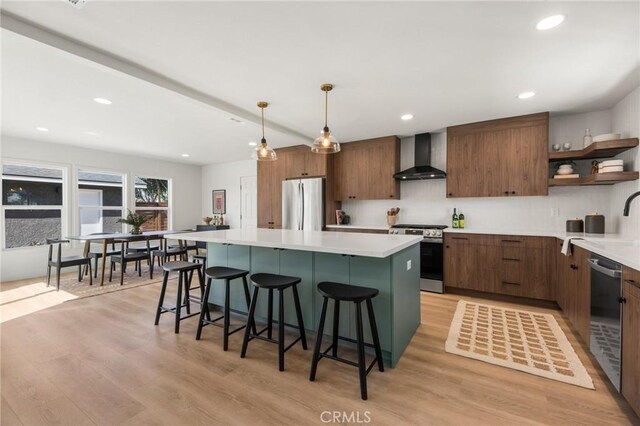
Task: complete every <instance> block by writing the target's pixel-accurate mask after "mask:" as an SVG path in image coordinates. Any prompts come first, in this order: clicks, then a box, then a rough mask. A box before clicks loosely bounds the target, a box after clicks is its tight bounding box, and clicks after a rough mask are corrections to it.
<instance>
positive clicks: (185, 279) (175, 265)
mask: <svg viewBox="0 0 640 426" xmlns="http://www.w3.org/2000/svg"><path fill="white" fill-rule="evenodd" d="M200 268H201V266H200V265H199V264H198V263H191V262H182V261H180V262H165V263H164V264H163V265H162V269H164V278H163V280H162V290H161V291H160V300H158V309H157V311H156V322H155V325H158V322H159V321H160V315H161V314H164V313H167V312H171V313H173V314H175V315H176V322H175V332H176V333H179V332H180V321H182V320H183V319H187V318H189V317H192V316H194V315H198V314H200V312H196V313H194V314H192V313H191V300H192V296H191V295H190V294H189V290H190V289H191V279H192V278H193V271H197V272H198V281H199V283H200V298H195V299H196V300H198V302H201V301H202V299H203V298H204V284H203V281H204V279H203V278H202V271H201V270H200ZM171 272H178V292H177V296H176V306H175V307H165V306H164V305H163V303H164V295H165V293H166V291H167V282H168V281H169V273H171ZM183 290H184V301H183V299H182V292H183ZM183 307H184V308H186V311H187V315H184V316H183V315H182V308H183Z"/></svg>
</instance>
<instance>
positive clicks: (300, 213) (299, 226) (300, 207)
mask: <svg viewBox="0 0 640 426" xmlns="http://www.w3.org/2000/svg"><path fill="white" fill-rule="evenodd" d="M302 203H304V200H303V199H302V182H298V231H300V230H301V229H302Z"/></svg>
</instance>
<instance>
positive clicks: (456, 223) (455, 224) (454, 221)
mask: <svg viewBox="0 0 640 426" xmlns="http://www.w3.org/2000/svg"><path fill="white" fill-rule="evenodd" d="M451 226H452V227H453V228H457V227H458V226H460V223H459V220H458V213H456V208H455V207H454V208H453V217H452V219H451Z"/></svg>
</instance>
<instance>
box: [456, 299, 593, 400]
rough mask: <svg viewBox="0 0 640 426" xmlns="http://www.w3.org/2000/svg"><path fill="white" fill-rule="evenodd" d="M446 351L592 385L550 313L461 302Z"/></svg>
mask: <svg viewBox="0 0 640 426" xmlns="http://www.w3.org/2000/svg"><path fill="white" fill-rule="evenodd" d="M445 350H446V351H447V352H449V353H452V354H456V355H461V356H464V357H467V358H473V359H476V360H479V361H484V362H488V363H490V364H495V365H500V366H502V367H507V368H512V369H514V370H519V371H523V372H525V373H529V374H534V375H536V376H541V377H546V378H548V379H553V380H557V381H560V382H564V383H569V384H572V385H576V386H581V387H584V388H588V389H595V388H594V386H593V381H592V380H591V377H589V374H588V373H587V370H586V369H585V368H584V366H583V365H582V363H581V362H580V360H579V359H578V356H577V355H576V353H575V351H574V350H573V348H572V347H571V344H570V343H569V341H568V340H567V337H566V336H565V335H564V333H563V332H562V330H561V329H560V326H559V325H558V323H557V322H556V320H555V318H554V317H553V315H550V314H541V313H538V312H530V311H521V310H516V309H510V308H502V307H499V306H492V305H484V304H480V303H472V302H467V301H464V300H461V301H459V302H458V307H457V308H456V313H455V315H454V317H453V321H452V322H451V327H450V329H449V336H448V337H447V342H446V344H445Z"/></svg>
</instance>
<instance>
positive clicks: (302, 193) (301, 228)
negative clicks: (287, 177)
mask: <svg viewBox="0 0 640 426" xmlns="http://www.w3.org/2000/svg"><path fill="white" fill-rule="evenodd" d="M300 199H301V200H302V202H301V203H300V205H301V206H302V214H301V215H300V230H301V231H304V183H300Z"/></svg>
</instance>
